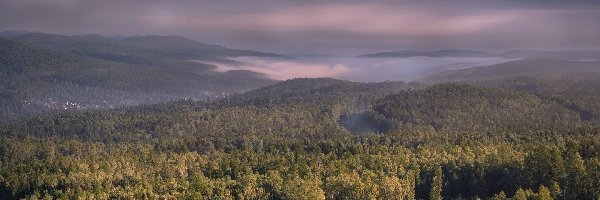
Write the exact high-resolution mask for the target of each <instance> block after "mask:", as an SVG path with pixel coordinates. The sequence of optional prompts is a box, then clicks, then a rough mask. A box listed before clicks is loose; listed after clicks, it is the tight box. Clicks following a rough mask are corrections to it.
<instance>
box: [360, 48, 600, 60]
mask: <svg viewBox="0 0 600 200" xmlns="http://www.w3.org/2000/svg"><path fill="white" fill-rule="evenodd" d="M418 56H424V57H438V58H439V57H463V58H464V57H478V58H482V57H501V58H553V59H564V60H600V50H596V51H594V50H589V51H585V50H566V51H546V50H511V51H506V52H502V53H490V52H486V51H477V50H459V49H446V50H437V51H412V50H404V51H387V52H380V53H372V54H364V55H359V56H357V57H360V58H394V57H395V58H408V57H418Z"/></svg>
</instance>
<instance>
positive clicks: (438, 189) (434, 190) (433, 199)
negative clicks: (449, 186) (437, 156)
mask: <svg viewBox="0 0 600 200" xmlns="http://www.w3.org/2000/svg"><path fill="white" fill-rule="evenodd" d="M442 176H443V175H442V167H440V166H438V167H437V168H436V169H435V176H434V177H433V179H432V183H431V191H430V192H429V199H430V200H441V199H442Z"/></svg>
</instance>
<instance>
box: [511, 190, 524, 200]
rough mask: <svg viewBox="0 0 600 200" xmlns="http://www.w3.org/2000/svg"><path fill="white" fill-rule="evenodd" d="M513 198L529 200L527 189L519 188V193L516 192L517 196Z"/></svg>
mask: <svg viewBox="0 0 600 200" xmlns="http://www.w3.org/2000/svg"><path fill="white" fill-rule="evenodd" d="M513 199H515V200H527V194H526V193H525V190H523V189H521V188H519V189H518V190H517V193H515V196H514V197H513Z"/></svg>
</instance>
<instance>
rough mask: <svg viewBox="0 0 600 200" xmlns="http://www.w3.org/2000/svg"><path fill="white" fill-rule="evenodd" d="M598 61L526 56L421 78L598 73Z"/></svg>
mask: <svg viewBox="0 0 600 200" xmlns="http://www.w3.org/2000/svg"><path fill="white" fill-rule="evenodd" d="M599 72H600V62H598V61H567V60H558V59H549V58H528V59H523V60H516V61H509V62H505V63H500V64H496V65H490V66H483V67H473V68H467V69H457V70H449V71H443V72H440V73H438V74H434V75H431V76H428V77H426V78H424V79H422V80H423V81H425V82H460V81H478V80H499V79H506V78H511V77H516V76H568V75H581V74H589V73H599Z"/></svg>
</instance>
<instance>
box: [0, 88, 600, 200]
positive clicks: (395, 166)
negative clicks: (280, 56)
mask: <svg viewBox="0 0 600 200" xmlns="http://www.w3.org/2000/svg"><path fill="white" fill-rule="evenodd" d="M540 86H542V85H540ZM417 87H418V86H417V85H407V84H405V83H402V82H388V83H369V84H367V83H364V84H363V83H353V82H347V81H338V80H333V79H295V80H290V81H285V82H282V83H280V84H276V85H273V86H270V87H266V88H263V89H259V90H255V91H252V92H248V93H245V94H240V95H234V96H232V97H229V98H225V99H222V100H218V101H212V102H199V101H194V100H181V101H176V102H169V103H161V104H157V105H152V106H139V107H133V108H118V109H111V110H108V111H98V110H95V111H87V112H72V113H61V114H56V115H46V116H39V117H34V118H31V119H27V120H19V121H11V122H7V123H5V124H2V125H0V135H2V136H1V137H0V163H1V164H0V197H2V198H4V199H11V198H13V199H14V198H29V197H31V198H43V197H48V198H75V197H82V198H92V199H93V198H105V199H113V198H123V199H132V198H138V199H143V198H178V199H203V198H204V199H216V198H221V199H302V198H304V199H415V198H416V199H429V198H430V197H431V198H434V199H440V198H443V199H455V198H463V199H474V198H482V199H488V198H491V197H494V199H505V197H514V198H515V199H535V198H547V197H551V198H556V197H561V198H565V199H592V198H594V196H598V192H599V191H597V188H599V187H600V185H599V184H600V182H599V181H598V180H600V175H599V174H600V173H599V171H600V170H599V169H600V138H599V134H600V129H598V127H597V126H596V125H595V124H594V123H591V122H589V121H585V120H583V121H582V120H577V119H579V115H577V113H575V112H574V111H571V110H569V109H568V108H565V107H564V105H562V104H559V103H556V102H554V101H551V100H547V99H545V98H543V97H540V96H538V94H537V93H536V94H535V95H533V94H529V93H527V91H517V90H514V89H510V88H509V87H505V88H495V87H482V86H472V85H460V84H450V85H436V86H433V87H429V88H417ZM407 88H411V89H410V90H409V91H407ZM389 93H393V94H391V95H390V94H389ZM470 99H472V100H470ZM399 105H402V106H399ZM431 107H435V108H436V109H431ZM411 111H414V112H411ZM497 112H505V113H504V114H502V115H500V116H504V117H495V118H493V119H494V121H493V123H490V122H485V121H484V122H482V121H483V120H481V119H480V120H476V119H477V117H485V116H495V113H497ZM405 113H422V115H425V116H419V115H416V114H415V115H406V114H405ZM515 113H522V115H525V116H527V117H520V116H519V115H517V114H515ZM557 113H559V114H557ZM561 113H562V114H561ZM565 113H566V114H565ZM471 115H474V116H475V117H472V116H471ZM406 116H414V118H415V119H421V120H414V119H411V118H406ZM565 116H569V117H570V118H568V117H565ZM508 117H514V118H516V119H517V120H516V119H510V118H508ZM355 119H356V120H357V121H358V122H356V123H355V124H352V123H348V122H349V121H352V120H355ZM399 119H410V120H412V122H411V123H412V124H411V125H407V123H404V122H402V121H401V120H399ZM442 119H446V120H445V121H444V120H442ZM447 119H457V121H455V122H453V123H451V122H450V121H448V120H447ZM568 119H573V121H568ZM363 120H367V121H363ZM518 120H522V121H523V122H519V121H518ZM562 120H566V121H564V122H563V121H562ZM438 121H439V122H444V123H439V124H437V125H436V124H435V123H431V122H438ZM460 123H472V124H467V125H460ZM552 123H564V124H563V125H561V126H560V127H559V126H556V125H553V124H552ZM495 124H499V125H495ZM363 125H364V126H367V128H364V129H362V130H359V131H353V130H351V129H353V128H358V129H360V128H363V127H362V126H363ZM371 125H373V126H371ZM384 125H385V126H387V125H393V126H394V127H393V128H391V127H390V128H384V129H379V128H381V127H379V126H384ZM438 125H439V126H438ZM436 126H438V127H437V129H435V128H432V127H436ZM465 127H469V128H471V127H476V129H463V128H465ZM355 133H360V134H355ZM574 188H576V189H574Z"/></svg>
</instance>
